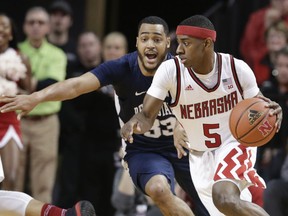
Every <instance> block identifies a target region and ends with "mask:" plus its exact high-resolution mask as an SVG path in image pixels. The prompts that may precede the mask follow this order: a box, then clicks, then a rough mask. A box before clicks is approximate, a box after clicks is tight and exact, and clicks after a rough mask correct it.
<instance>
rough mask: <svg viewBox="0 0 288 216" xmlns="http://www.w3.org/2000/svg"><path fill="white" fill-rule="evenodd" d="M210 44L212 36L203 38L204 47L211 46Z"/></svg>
mask: <svg viewBox="0 0 288 216" xmlns="http://www.w3.org/2000/svg"><path fill="white" fill-rule="evenodd" d="M212 44H213V41H212V38H210V37H209V38H206V39H205V40H204V47H206V48H208V47H211V46H212Z"/></svg>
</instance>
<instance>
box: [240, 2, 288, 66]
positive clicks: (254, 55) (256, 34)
mask: <svg viewBox="0 0 288 216" xmlns="http://www.w3.org/2000/svg"><path fill="white" fill-rule="evenodd" d="M278 20H284V21H285V22H287V23H288V0H270V4H269V5H268V6H267V7H264V8H261V9H259V10H257V11H255V12H253V13H252V14H251V15H250V17H249V20H248V22H247V24H246V27H245V30H244V34H243V37H242V39H241V41H240V53H241V55H242V58H243V60H245V61H246V62H247V63H248V64H249V65H250V66H252V65H253V62H254V61H255V59H259V58H260V57H262V56H264V55H265V54H266V53H267V47H266V42H265V37H264V33H265V31H266V29H267V28H268V27H269V26H270V25H271V24H272V23H274V22H276V21H278Z"/></svg>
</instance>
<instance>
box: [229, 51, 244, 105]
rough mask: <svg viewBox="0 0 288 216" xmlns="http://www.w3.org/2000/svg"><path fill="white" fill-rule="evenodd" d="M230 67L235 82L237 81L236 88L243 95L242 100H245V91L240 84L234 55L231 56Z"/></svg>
mask: <svg viewBox="0 0 288 216" xmlns="http://www.w3.org/2000/svg"><path fill="white" fill-rule="evenodd" d="M230 63H231V64H230V65H231V70H232V74H233V77H234V80H235V83H236V86H237V88H238V90H239V92H240V94H241V97H242V99H244V96H243V89H242V87H241V85H240V82H239V79H238V75H237V72H236V67H235V61H234V57H233V56H232V55H230Z"/></svg>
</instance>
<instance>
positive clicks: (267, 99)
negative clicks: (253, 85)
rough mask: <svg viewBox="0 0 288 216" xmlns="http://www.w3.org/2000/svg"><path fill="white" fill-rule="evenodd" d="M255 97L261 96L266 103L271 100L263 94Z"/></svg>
mask: <svg viewBox="0 0 288 216" xmlns="http://www.w3.org/2000/svg"><path fill="white" fill-rule="evenodd" d="M257 97H258V98H261V99H262V100H264V101H266V102H268V103H270V102H271V100H270V99H269V98H267V97H265V96H263V95H258V96H257Z"/></svg>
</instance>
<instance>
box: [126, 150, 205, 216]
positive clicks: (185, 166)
mask: <svg viewBox="0 0 288 216" xmlns="http://www.w3.org/2000/svg"><path fill="white" fill-rule="evenodd" d="M124 160H125V161H126V162H127V164H128V167H129V173H130V176H131V178H132V180H133V183H134V184H135V186H136V187H137V188H138V189H140V190H141V191H142V192H143V193H145V185H146V184H147V182H148V181H149V179H150V178H152V177H153V176H155V175H158V174H161V175H163V176H165V177H166V178H167V180H168V183H169V184H170V188H171V191H172V192H173V193H174V186H175V179H176V181H177V183H178V184H179V185H180V186H181V187H182V188H183V189H184V190H185V191H186V193H187V194H188V195H189V196H190V197H191V199H192V200H193V212H194V214H195V215H201V216H209V213H208V211H207V210H206V208H205V206H204V205H203V203H202V202H201V200H200V198H199V196H198V193H197V191H196V189H195V187H194V184H193V181H192V178H191V174H190V164H189V157H188V156H187V157H183V158H182V159H179V158H178V157H177V152H176V149H175V148H174V147H173V148H171V149H166V150H165V151H161V152H151V151H150V152H149V151H147V152H145V151H141V150H131V149H130V150H129V152H127V154H126V155H125V157H124ZM203 171H204V170H203ZM204 172H205V171H204Z"/></svg>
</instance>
